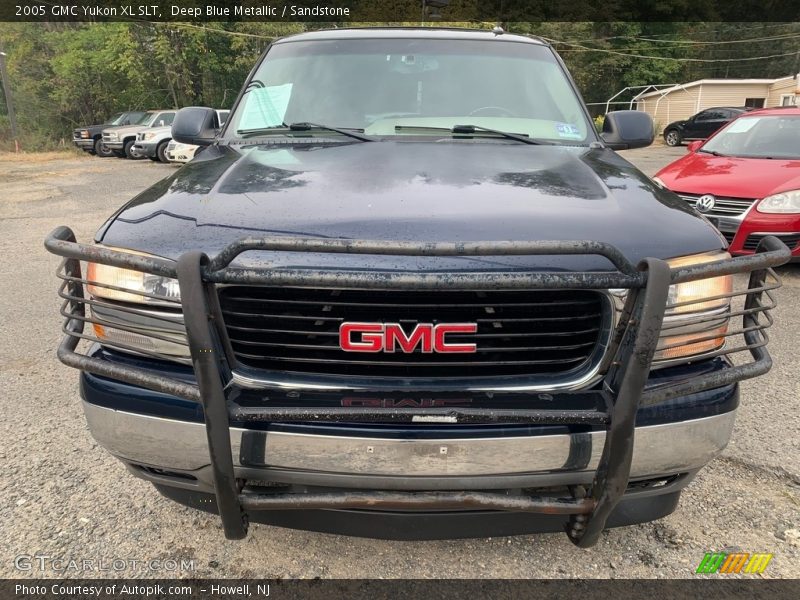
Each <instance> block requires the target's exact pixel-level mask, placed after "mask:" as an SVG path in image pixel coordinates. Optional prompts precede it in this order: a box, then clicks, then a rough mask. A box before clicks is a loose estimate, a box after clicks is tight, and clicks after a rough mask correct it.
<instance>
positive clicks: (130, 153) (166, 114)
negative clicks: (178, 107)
mask: <svg viewBox="0 0 800 600" xmlns="http://www.w3.org/2000/svg"><path fill="white" fill-rule="evenodd" d="M174 118H175V111H174V110H149V111H147V112H146V113H144V115H143V116H142V118H141V119H139V120H138V121H137V122H136V123H134V124H133V125H129V126H127V127H113V128H110V129H104V130H103V144H105V146H106V148H108V149H109V150H111V152H112V153H113V154H114V155H115V156H118V157H119V158H125V157H127V158H142V157H141V156H137V155H136V153H135V151H134V149H133V146H134V144H135V143H136V134H137V133H139V132H140V131H143V130H145V129H148V128H150V127H164V126H166V125H172V121H173V119H174Z"/></svg>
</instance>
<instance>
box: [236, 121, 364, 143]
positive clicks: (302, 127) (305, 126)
mask: <svg viewBox="0 0 800 600" xmlns="http://www.w3.org/2000/svg"><path fill="white" fill-rule="evenodd" d="M313 129H321V130H323V131H333V132H335V133H339V134H341V135H344V136H347V137H349V138H353V139H354V140H360V141H362V142H374V141H375V138H371V137H369V136H366V135H363V134H360V133H356V132H355V131H351V130H349V129H341V128H339V127H329V126H327V125H319V124H317V123H306V122H302V123H290V124H289V125H285V124H284V125H280V126H278V127H258V128H256V129H238V130H237V131H236V134H237V135H241V136H242V137H248V136H254V135H260V134H263V133H281V132H287V131H311V130H313Z"/></svg>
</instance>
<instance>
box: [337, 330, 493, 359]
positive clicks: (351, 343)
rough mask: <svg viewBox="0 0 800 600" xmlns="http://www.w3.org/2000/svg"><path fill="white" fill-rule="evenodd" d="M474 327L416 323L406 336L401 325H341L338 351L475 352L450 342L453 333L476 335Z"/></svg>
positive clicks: (468, 347) (474, 349)
mask: <svg viewBox="0 0 800 600" xmlns="http://www.w3.org/2000/svg"><path fill="white" fill-rule="evenodd" d="M477 331H478V326H477V324H475V323H439V324H437V325H434V324H433V323H417V325H416V327H414V331H412V332H411V333H410V334H408V335H406V332H405V331H403V328H402V327H400V325H399V324H398V323H342V324H341V326H340V327H339V347H340V348H341V349H342V350H344V351H345V352H396V351H397V349H398V348H399V349H400V352H405V353H410V352H413V351H414V350H415V349H416V348H418V347H419V348H421V349H422V351H423V352H425V353H433V352H437V353H440V354H446V353H451V352H462V353H463V352H469V353H472V352H475V351H476V350H477V348H476V346H475V344H459V343H453V342H448V341H447V336H448V335H449V334H451V333H475V332H477Z"/></svg>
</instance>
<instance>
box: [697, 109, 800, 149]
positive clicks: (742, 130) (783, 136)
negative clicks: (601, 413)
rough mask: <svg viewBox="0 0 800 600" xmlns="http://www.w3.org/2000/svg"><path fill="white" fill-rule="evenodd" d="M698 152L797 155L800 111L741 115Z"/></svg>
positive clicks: (799, 145)
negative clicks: (796, 112)
mask: <svg viewBox="0 0 800 600" xmlns="http://www.w3.org/2000/svg"><path fill="white" fill-rule="evenodd" d="M700 152H709V153H717V154H723V155H725V156H742V157H750V158H800V115H761V116H758V115H753V116H748V117H740V118H738V119H736V120H735V121H733V122H732V123H730V124H729V125H728V126H727V127H725V129H723V130H722V131H720V132H719V133H718V134H717V135H715V136H714V137H713V138H711V139H710V140H708V142H706V143H705V144H704V145H703V147H702V148H700Z"/></svg>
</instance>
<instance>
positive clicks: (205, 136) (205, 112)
mask: <svg viewBox="0 0 800 600" xmlns="http://www.w3.org/2000/svg"><path fill="white" fill-rule="evenodd" d="M217 133H218V131H217V113H216V112H215V111H214V109H213V108H206V107H205V106H187V107H186V108H182V109H180V110H179V111H178V112H177V113H175V120H174V121H173V122H172V139H173V140H175V141H176V142H180V143H182V144H192V145H194V146H210V145H211V144H212V143H214V138H216V137H217Z"/></svg>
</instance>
